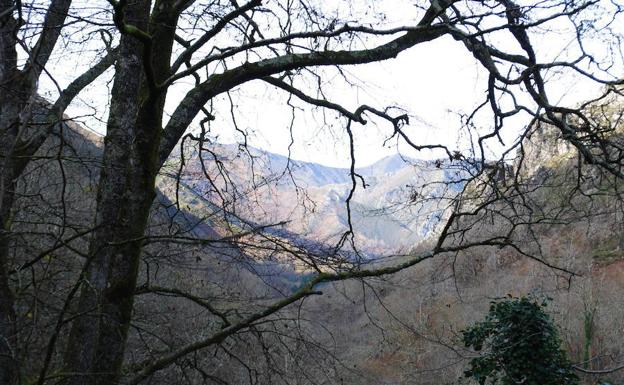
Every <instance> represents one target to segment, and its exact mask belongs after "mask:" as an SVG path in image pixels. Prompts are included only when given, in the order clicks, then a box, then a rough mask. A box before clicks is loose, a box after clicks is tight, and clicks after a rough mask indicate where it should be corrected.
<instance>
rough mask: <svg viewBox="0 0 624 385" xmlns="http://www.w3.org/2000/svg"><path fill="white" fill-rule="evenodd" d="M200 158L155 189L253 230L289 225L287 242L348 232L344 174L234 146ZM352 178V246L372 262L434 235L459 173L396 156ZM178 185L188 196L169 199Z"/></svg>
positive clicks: (329, 239) (326, 239) (319, 240)
mask: <svg viewBox="0 0 624 385" xmlns="http://www.w3.org/2000/svg"><path fill="white" fill-rule="evenodd" d="M201 155H202V156H201V158H200V157H199V156H198V154H197V153H196V152H194V153H192V154H190V155H187V156H186V159H185V164H184V167H183V168H182V170H181V172H180V169H179V168H178V166H176V167H172V166H171V168H170V169H169V175H172V177H171V178H169V179H168V180H167V179H161V181H160V184H159V186H160V188H161V189H162V190H163V191H168V194H169V195H170V197H172V200H173V199H179V200H180V204H182V205H183V206H186V207H189V209H190V210H191V211H193V210H195V211H198V212H206V211H215V210H217V209H216V207H220V208H221V209H223V210H225V211H226V212H228V213H231V214H232V215H236V216H237V217H238V218H241V219H244V220H246V221H249V222H252V223H256V224H263V225H267V224H271V223H281V222H287V223H285V226H284V229H285V230H286V231H287V232H288V233H289V234H290V235H291V236H292V237H296V238H299V239H305V240H306V241H307V242H309V243H311V244H320V245H326V246H329V247H331V246H333V245H335V244H336V243H337V242H338V240H339V239H340V237H341V236H342V235H343V234H344V232H345V231H347V230H348V228H349V224H348V213H347V207H346V199H347V197H348V196H349V193H350V191H351V189H352V187H353V181H352V180H351V176H350V175H349V170H348V169H341V168H332V167H326V166H322V165H319V164H314V163H307V162H300V161H296V160H292V159H290V160H289V159H288V158H286V157H283V156H280V155H276V154H271V153H268V152H265V151H261V150H258V149H255V148H250V147H247V148H245V147H239V146H236V145H213V146H211V148H210V151H203V152H202V154H201ZM200 159H203V161H201V160H200ZM215 160H217V161H218V162H217V161H215ZM356 173H357V174H358V175H360V176H361V178H360V177H356V183H357V184H358V186H357V189H356V191H355V194H354V196H353V198H352V200H351V222H352V225H353V229H354V233H355V235H356V246H357V247H358V249H359V251H361V252H363V253H365V254H366V255H368V256H370V257H373V256H375V255H385V254H393V253H405V252H407V251H409V250H410V249H411V248H413V247H414V245H416V244H418V243H420V242H421V241H423V240H424V239H426V238H427V237H429V236H430V235H432V234H433V233H434V232H435V228H436V225H437V224H438V223H439V222H440V220H441V218H442V216H443V213H444V210H445V209H446V206H445V204H446V202H445V201H444V199H441V198H444V197H452V196H454V194H456V193H457V192H458V191H459V189H460V188H461V184H457V185H453V183H452V181H454V180H456V179H458V175H459V174H460V173H461V170H459V168H458V169H457V170H454V169H452V168H450V167H449V168H441V167H440V166H439V165H436V163H435V162H427V161H420V160H414V159H409V158H404V157H401V156H400V155H395V156H390V157H387V158H384V159H381V160H379V161H378V162H376V163H374V164H372V165H370V166H367V167H363V168H359V169H356ZM178 179H179V180H181V182H182V183H180V185H183V187H184V190H185V191H186V192H185V193H184V194H182V195H180V194H178V196H177V197H176V198H173V196H172V195H171V194H174V190H175V187H174V186H173V185H174V184H176V181H177V180H178ZM217 191H219V192H217ZM187 193H190V194H187ZM193 195H196V196H193ZM206 205H208V206H210V207H205V206H206ZM202 206H204V207H202Z"/></svg>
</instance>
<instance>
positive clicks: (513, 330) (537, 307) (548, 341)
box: [462, 297, 578, 385]
mask: <svg viewBox="0 0 624 385" xmlns="http://www.w3.org/2000/svg"><path fill="white" fill-rule="evenodd" d="M546 305H547V301H546V300H541V301H539V300H537V299H534V298H527V297H522V298H507V299H504V300H502V301H493V302H491V305H490V310H489V312H488V314H487V316H486V317H485V320H483V321H481V322H478V323H477V324H475V325H473V326H472V327H469V328H467V329H466V330H464V331H463V332H462V334H463V342H464V344H465V346H466V347H471V348H473V349H474V350H476V351H483V352H484V354H483V355H481V356H480V357H477V358H474V359H472V360H471V361H470V368H469V369H468V370H466V371H465V372H464V374H465V376H466V377H472V378H473V379H475V380H476V381H478V382H479V384H481V385H483V384H485V383H486V382H487V381H488V380H489V381H490V383H491V384H502V385H512V384H525V385H564V384H565V385H572V384H578V377H577V376H576V375H575V374H574V373H572V371H571V365H570V361H569V360H568V358H567V355H566V353H565V351H564V350H563V349H561V340H560V338H559V333H558V330H557V327H556V325H555V324H554V322H553V320H552V318H550V316H549V315H548V314H547V313H546V312H545V311H544V309H545V307H546Z"/></svg>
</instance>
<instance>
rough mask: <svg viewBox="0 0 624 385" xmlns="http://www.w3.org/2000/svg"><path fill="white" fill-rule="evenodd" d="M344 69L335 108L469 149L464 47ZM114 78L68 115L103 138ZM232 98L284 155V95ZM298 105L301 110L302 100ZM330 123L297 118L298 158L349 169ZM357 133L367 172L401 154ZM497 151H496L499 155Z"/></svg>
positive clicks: (576, 90) (476, 70)
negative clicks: (352, 82)
mask: <svg viewBox="0 0 624 385" xmlns="http://www.w3.org/2000/svg"><path fill="white" fill-rule="evenodd" d="M386 3H387V2H386ZM373 4H374V3H373ZM391 4H393V5H395V4H398V3H394V2H391ZM402 4H404V7H403V8H399V9H398V10H397V9H396V7H394V8H393V7H388V8H387V9H395V11H396V12H397V13H396V16H398V17H397V19H396V21H395V23H396V24H402V23H404V24H408V22H407V21H406V20H412V23H413V20H414V19H415V18H416V15H417V14H418V13H417V9H416V8H415V7H413V6H410V2H409V1H407V2H403V3H402ZM382 6H383V5H379V6H378V7H380V8H381V7H382ZM555 27H556V28H558V29H560V31H559V33H557V31H555V32H554V33H550V34H549V35H548V36H549V38H548V39H544V38H537V39H534V43H535V45H536V46H537V48H538V56H539V57H540V58H541V61H542V62H544V61H546V60H548V59H552V58H555V57H558V55H559V54H560V53H561V52H563V50H564V49H565V48H566V47H568V46H569V43H570V41H571V39H572V35H571V34H570V33H569V31H566V30H565V25H564V24H560V25H555ZM503 39H504V37H503ZM503 44H505V43H504V42H503ZM512 48H513V47H512ZM51 64H52V67H51V73H52V74H54V77H55V80H56V81H57V82H58V83H59V84H60V85H61V86H63V85H64V84H66V83H67V82H69V81H71V79H73V77H74V76H76V74H79V73H80V72H82V71H83V70H84V69H85V68H87V66H88V65H89V64H90V62H89V61H88V60H86V61H85V56H84V55H82V54H81V53H80V52H75V53H74V54H73V55H68V54H67V52H64V54H63V55H60V56H57V57H55V58H54V60H53V61H52V63H51ZM344 69H345V70H346V72H347V73H348V74H350V75H351V78H352V79H357V80H358V81H357V83H358V85H359V86H358V88H352V87H349V86H347V85H346V84H345V83H344V82H342V81H341V79H340V78H338V77H333V78H324V80H325V84H324V85H323V86H324V88H325V90H326V92H327V94H328V95H330V98H331V99H332V101H334V102H339V103H341V104H343V105H344V106H345V107H348V108H349V109H350V110H354V109H355V108H356V107H357V106H358V105H360V104H362V103H365V104H369V105H371V106H373V107H375V108H378V109H383V108H384V107H386V106H390V105H398V106H401V107H403V108H404V109H405V110H406V111H407V113H408V114H409V115H410V117H411V119H410V125H409V126H408V127H405V130H406V132H409V134H410V137H411V138H412V139H413V140H414V141H415V142H416V143H418V144H427V143H429V144H432V143H441V144H445V145H447V146H449V147H450V148H451V149H455V148H463V147H465V146H466V143H467V142H466V138H465V136H464V137H462V135H461V134H458V128H459V126H460V124H459V117H458V115H457V113H458V112H469V111H471V110H472V109H473V108H474V107H475V106H476V105H477V104H479V103H481V102H482V101H483V100H484V95H485V94H484V91H485V86H486V83H487V77H486V75H485V73H484V71H483V70H481V69H480V65H479V64H478V63H477V62H476V60H475V59H474V58H473V57H472V55H471V54H470V53H469V52H468V51H467V50H466V49H465V47H464V46H463V45H461V44H460V43H458V42H456V41H454V40H452V39H450V38H448V37H445V38H441V39H437V40H435V41H433V42H430V43H425V44H421V45H419V46H417V47H415V48H412V49H410V50H407V51H406V52H403V53H402V54H400V55H399V56H398V58H396V59H392V60H388V61H385V62H382V63H374V64H367V65H363V66H349V67H344ZM322 71H323V72H326V71H325V70H322ZM111 75H112V71H109V73H108V75H107V76H104V77H103V78H102V79H101V80H100V81H98V82H96V83H95V84H94V85H93V86H91V87H90V88H89V89H88V90H86V92H84V93H83V94H82V95H81V97H80V99H79V100H77V101H76V103H75V104H74V105H73V106H72V107H71V108H70V109H69V110H68V114H69V115H70V116H83V115H93V116H89V117H84V118H82V119H80V118H79V120H83V121H84V122H85V123H86V125H87V126H88V127H89V128H91V129H92V130H95V131H97V132H100V133H104V124H103V123H102V121H98V119H101V120H105V114H106V110H107V108H106V105H107V103H108V102H107V99H108V88H109V87H110V82H109V81H110V78H111ZM557 76H558V75H557ZM190 81H191V80H190V79H188V80H186V82H190ZM41 88H42V90H44V94H45V90H47V91H48V92H49V93H50V94H51V95H52V94H54V93H55V92H54V89H55V85H54V84H53V83H52V82H50V81H49V80H46V79H43V81H42V84H41ZM187 89H188V88H187V83H185V81H183V82H181V83H180V84H178V85H177V86H175V87H173V88H172V89H171V91H170V93H169V98H168V108H167V110H168V111H169V112H171V111H172V110H173V108H174V106H175V105H176V104H177V103H178V102H179V101H180V100H181V99H182V97H183V96H184V94H185V92H186V90H187ZM551 92H552V94H551V101H553V100H555V101H556V100H557V99H559V98H560V97H564V98H565V99H566V100H567V101H568V102H569V103H575V102H579V101H582V100H586V99H587V98H588V97H590V96H591V94H595V93H596V92H597V88H596V86H595V85H590V84H588V82H582V81H580V80H579V77H578V76H568V75H566V76H563V77H561V76H559V78H557V82H556V83H555V84H554V86H553V87H552V88H551ZM232 95H233V98H234V102H235V103H236V105H237V108H236V111H237V113H236V119H237V123H238V125H239V127H240V128H241V129H244V130H246V131H248V132H249V133H250V136H249V142H250V144H251V145H253V146H256V147H260V148H263V149H266V150H268V151H271V152H275V153H279V154H283V155H285V154H287V152H288V145H289V142H290V133H289V126H290V108H289V107H288V106H287V105H286V96H285V93H284V92H282V91H277V90H275V89H273V88H272V87H266V86H265V85H264V84H262V83H261V82H252V83H249V84H246V85H243V86H242V87H239V88H238V89H237V90H236V92H234V93H233V94H232ZM222 99H223V98H222ZM294 104H295V105H297V106H303V104H302V103H301V102H299V101H295V102H294ZM89 105H90V106H95V107H96V110H91V109H90V108H88V107H86V106H89ZM216 106H217V108H216V109H215V111H214V112H215V114H216V116H217V120H216V121H215V122H214V123H213V124H212V126H211V127H212V128H211V130H212V133H213V134H214V135H216V136H218V140H219V141H221V142H224V143H229V142H233V141H235V140H239V141H240V140H241V139H242V136H241V135H239V134H237V133H236V132H235V130H234V129H233V127H232V124H231V118H230V112H229V103H227V102H225V101H224V100H223V101H222V102H221V104H217V105H216ZM328 121H329V122H331V123H332V124H331V125H324V124H323V123H322V122H323V113H322V112H321V111H319V110H318V109H316V110H310V109H307V110H306V111H298V113H297V116H296V118H295V120H294V123H293V135H294V137H295V143H294V145H293V147H292V153H291V155H292V157H293V158H295V159H300V160H305V161H312V162H317V163H321V164H325V165H332V166H343V167H344V166H347V165H348V164H349V158H348V144H347V142H346V134H345V131H344V119H339V120H336V119H334V118H333V116H330V117H329V119H328ZM478 122H479V123H480V124H482V125H483V126H485V127H487V126H489V120H484V119H482V120H480V121H478ZM524 124H526V120H524V119H516V120H514V121H509V122H508V125H507V129H506V130H507V131H506V133H505V134H504V139H507V138H512V137H513V136H514V133H515V132H517V130H518V129H520V128H522V126H523V125H524ZM352 128H353V132H354V134H355V136H356V143H357V148H356V158H357V159H358V164H359V165H366V164H369V163H372V162H374V161H376V160H378V159H380V158H382V157H384V156H387V155H391V154H394V153H396V151H397V148H396V146H393V144H395V143H396V141H392V142H390V143H389V144H390V146H389V148H388V147H386V148H384V147H383V146H382V143H383V140H384V139H385V138H386V137H387V135H388V134H389V133H391V129H392V128H391V127H390V125H389V124H388V123H385V122H380V124H379V125H375V124H374V122H370V123H369V124H367V125H365V126H361V125H359V124H354V125H353V127H352ZM398 149H399V150H400V151H401V153H404V154H405V155H408V156H413V157H420V158H434V157H440V156H442V154H441V153H431V152H421V153H414V152H413V151H410V150H409V149H407V148H406V146H404V145H399V147H398ZM499 150H500V149H496V148H492V151H493V152H494V153H496V152H498V151H499Z"/></svg>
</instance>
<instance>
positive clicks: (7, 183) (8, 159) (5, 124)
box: [0, 1, 23, 384]
mask: <svg viewBox="0 0 624 385" xmlns="http://www.w3.org/2000/svg"><path fill="white" fill-rule="evenodd" d="M11 3H12V2H11V1H0V12H1V11H4V10H5V9H6V8H8V7H10V6H11ZM14 28H15V20H14V19H13V17H12V16H11V15H7V16H6V17H4V18H2V19H0V383H1V384H17V383H19V364H18V362H19V361H18V357H17V347H18V346H17V325H16V318H15V317H16V314H15V305H14V297H13V293H12V291H11V287H10V285H9V276H8V269H9V252H10V248H9V245H10V242H11V239H10V230H11V207H12V206H13V201H14V199H15V192H14V188H15V178H16V176H15V175H14V173H13V171H14V165H13V163H14V156H13V153H14V143H15V140H16V138H17V134H18V130H19V125H20V123H19V113H20V102H19V101H20V100H21V99H23V95H20V93H19V88H17V89H16V88H14V87H13V86H14V85H15V84H16V83H18V77H19V72H18V71H17V67H16V66H17V51H16V50H15V45H16V41H15V39H14V37H13V31H14Z"/></svg>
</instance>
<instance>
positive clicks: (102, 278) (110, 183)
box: [65, 0, 168, 385]
mask: <svg viewBox="0 0 624 385" xmlns="http://www.w3.org/2000/svg"><path fill="white" fill-rule="evenodd" d="M149 11H150V2H149V1H146V0H143V1H138V2H135V3H132V4H129V5H128V7H127V8H126V9H125V19H124V22H126V23H129V24H132V25H134V26H137V27H139V28H141V29H143V30H147V22H148V17H149ZM159 48H161V47H159ZM164 48H165V50H166V47H164ZM144 53H145V51H144V46H143V44H141V43H140V42H139V41H138V40H136V39H135V38H133V37H130V36H127V35H124V36H123V37H122V42H121V47H120V56H119V60H118V62H117V66H116V73H115V82H114V85H113V90H112V99H111V110H110V115H109V121H108V127H107V134H106V138H105V149H104V158H103V169H102V172H101V174H100V182H99V190H98V202H97V213H96V225H97V226H98V230H96V232H95V233H94V236H93V238H92V240H91V243H90V256H91V258H90V261H89V262H88V263H89V264H90V265H89V266H88V269H87V277H86V280H87V281H86V282H85V284H84V285H83V288H82V291H81V297H80V301H79V305H78V312H79V313H86V314H87V315H86V316H81V317H79V318H77V320H76V321H74V323H73V326H72V330H71V333H70V338H69V341H68V345H67V350H66V356H65V370H66V372H67V373H68V376H69V377H68V378H67V380H66V382H65V383H67V384H72V385H73V384H75V385H78V384H81V385H82V384H96V385H99V384H117V383H118V382H119V376H120V371H121V366H122V363H123V356H124V348H125V345H126V340H127V335H128V328H129V326H130V320H131V315H132V307H133V301H134V291H135V287H136V280H137V275H138V268H139V261H140V255H141V249H142V242H141V241H138V240H137V239H139V238H141V237H142V236H143V235H144V233H145V229H146V227H147V222H148V218H149V213H150V208H151V205H152V201H153V199H154V197H155V177H156V174H157V171H158V148H159V145H160V132H161V117H162V104H163V103H162V101H163V100H164V95H162V94H157V95H152V94H150V93H149V92H148V90H147V89H146V87H145V86H144V85H143V84H142V80H144V79H145V77H144V76H141V75H140V74H142V73H144V71H143V69H144V62H143V55H144ZM167 64H168V58H167ZM141 100H142V102H140V101H141Z"/></svg>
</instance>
